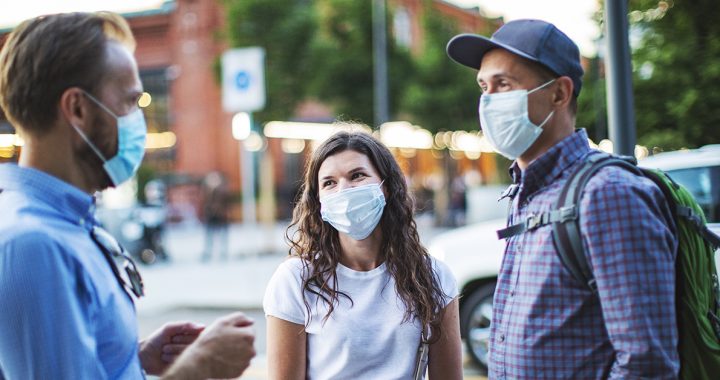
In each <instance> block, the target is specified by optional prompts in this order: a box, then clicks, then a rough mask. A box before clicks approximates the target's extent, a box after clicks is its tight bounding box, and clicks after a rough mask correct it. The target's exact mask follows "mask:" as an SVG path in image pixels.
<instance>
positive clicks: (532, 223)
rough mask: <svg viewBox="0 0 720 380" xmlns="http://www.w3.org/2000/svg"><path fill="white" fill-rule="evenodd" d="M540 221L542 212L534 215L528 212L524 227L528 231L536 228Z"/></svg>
mask: <svg viewBox="0 0 720 380" xmlns="http://www.w3.org/2000/svg"><path fill="white" fill-rule="evenodd" d="M541 223H542V214H540V215H535V214H530V215H528V217H527V219H525V228H526V229H527V230H528V231H530V230H534V229H535V228H537V227H538V226H539V225H540V224H541Z"/></svg>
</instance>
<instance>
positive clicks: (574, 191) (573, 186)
mask: <svg viewBox="0 0 720 380" xmlns="http://www.w3.org/2000/svg"><path fill="white" fill-rule="evenodd" d="M611 165H613V166H620V167H622V168H624V169H627V170H629V171H631V172H634V173H636V174H638V175H642V173H641V172H640V170H639V169H638V168H637V166H636V161H635V158H634V157H622V156H613V155H610V154H601V153H595V154H590V155H589V156H588V157H587V158H586V160H585V162H584V163H582V164H581V165H580V166H579V167H578V168H577V169H576V170H575V171H574V172H573V173H571V174H570V177H569V178H568V180H567V182H565V185H564V186H563V188H562V190H561V191H560V195H559V197H558V199H557V201H556V203H555V207H554V209H555V210H566V212H568V213H570V214H572V215H573V216H574V217H573V218H568V219H566V220H559V221H556V222H554V223H552V235H553V244H554V245H555V250H556V251H557V253H558V256H559V258H560V261H561V262H562V264H563V266H565V268H566V269H567V270H568V272H570V274H571V275H572V276H573V277H574V278H575V279H576V280H577V281H579V282H581V283H583V284H586V285H587V286H588V287H589V288H590V290H592V291H593V293H594V292H597V285H596V284H595V278H594V276H593V274H592V270H591V269H590V265H589V263H588V260H587V256H586V255H585V249H584V247H583V241H582V233H581V231H580V198H581V196H582V193H583V190H584V189H585V186H586V185H587V183H588V182H589V181H590V179H591V178H592V177H593V176H594V175H595V174H596V173H597V172H598V171H600V169H602V168H604V167H606V166H611Z"/></svg>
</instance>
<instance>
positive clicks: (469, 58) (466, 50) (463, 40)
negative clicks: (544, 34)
mask: <svg viewBox="0 0 720 380" xmlns="http://www.w3.org/2000/svg"><path fill="white" fill-rule="evenodd" d="M496 48H501V49H505V50H508V51H509V52H511V53H513V54H517V55H519V56H521V57H524V58H527V59H529V60H531V61H537V58H535V57H533V56H530V55H528V54H525V53H523V52H522V51H520V50H517V49H515V48H514V47H512V46H508V45H505V44H502V43H499V42H497V41H493V40H491V39H489V38H486V37H483V36H479V35H477V34H460V35H457V36H455V37H453V38H452V39H451V40H450V42H448V44H447V48H446V51H447V55H448V57H450V58H452V60H453V61H455V62H457V63H459V64H461V65H464V66H467V67H470V68H473V69H475V70H478V69H479V68H480V64H481V63H482V59H483V57H484V56H485V53H487V52H489V51H490V50H492V49H496Z"/></svg>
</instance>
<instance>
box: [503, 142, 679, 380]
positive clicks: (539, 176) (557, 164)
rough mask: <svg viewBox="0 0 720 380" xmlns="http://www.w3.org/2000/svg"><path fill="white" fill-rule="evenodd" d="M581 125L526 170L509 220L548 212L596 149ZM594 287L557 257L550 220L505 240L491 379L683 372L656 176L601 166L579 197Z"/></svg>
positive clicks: (670, 235)
mask: <svg viewBox="0 0 720 380" xmlns="http://www.w3.org/2000/svg"><path fill="white" fill-rule="evenodd" d="M593 152H594V151H593V150H591V149H590V147H589V146H588V141H587V134H586V133H585V131H584V130H579V131H577V132H575V133H574V134H573V135H572V136H569V137H567V138H566V139H564V140H563V141H561V142H560V143H558V144H557V145H555V146H554V147H552V148H551V149H550V150H549V151H548V152H546V153H545V154H544V155H543V156H541V157H540V158H538V159H537V160H535V161H533V162H532V163H531V164H530V165H529V166H528V167H527V168H526V169H525V170H524V171H521V170H520V169H519V168H518V167H517V165H516V164H515V165H513V167H512V168H511V175H512V176H513V179H514V181H515V182H516V183H517V184H519V192H518V193H517V195H516V196H515V199H514V201H513V206H512V213H511V217H510V221H509V223H511V224H513V223H518V222H519V221H521V220H525V219H526V218H527V216H528V215H530V214H539V213H542V212H544V211H550V210H551V209H552V208H553V204H554V202H555V201H556V199H557V197H558V195H559V193H560V190H561V189H562V187H563V185H564V184H565V181H566V180H567V177H568V175H569V173H571V172H572V171H573V170H575V169H576V168H577V166H578V165H579V164H580V163H582V162H583V161H584V158H585V157H586V156H587V155H589V154H593ZM580 227H581V231H582V232H583V243H584V246H585V252H586V254H587V256H588V262H589V263H590V266H591V267H592V271H593V273H594V275H595V279H596V281H597V286H598V294H596V295H594V294H592V293H591V291H590V290H589V289H588V288H587V287H586V285H585V284H581V283H579V282H578V281H576V280H575V279H574V278H573V277H572V276H571V275H570V273H569V272H568V271H567V270H566V269H565V267H564V266H563V265H562V263H561V262H560V259H559V257H558V254H557V252H556V250H555V248H554V246H553V241H552V236H551V230H552V227H551V226H549V225H546V226H543V227H541V228H538V229H536V230H533V231H530V232H526V233H524V234H521V235H518V236H514V237H512V238H510V239H509V240H508V244H507V247H506V250H505V256H504V258H503V262H502V266H501V269H500V274H499V277H498V283H497V289H496V291H495V299H494V307H493V319H492V326H491V333H490V363H489V364H490V365H489V367H490V368H489V376H490V378H491V379H505V378H507V379H606V378H613V379H615V378H617V379H639V378H652V379H673V378H677V376H678V371H679V359H678V353H677V348H676V347H677V343H678V334H677V325H676V323H677V322H676V313H675V264H674V263H675V251H676V246H677V241H676V239H675V235H674V231H675V225H674V223H673V222H672V218H671V214H670V211H669V209H668V206H667V205H666V203H665V201H664V197H663V195H662V193H661V191H660V189H658V188H657V187H656V186H655V185H654V184H653V183H652V182H651V181H650V180H647V179H645V178H641V177H638V176H636V175H634V174H631V173H630V172H628V171H626V170H624V169H621V168H618V167H606V168H604V169H601V171H600V172H598V173H597V174H596V175H595V177H594V178H593V179H591V180H590V182H589V183H588V185H587V187H586V188H585V191H584V193H583V195H582V199H581V202H580Z"/></svg>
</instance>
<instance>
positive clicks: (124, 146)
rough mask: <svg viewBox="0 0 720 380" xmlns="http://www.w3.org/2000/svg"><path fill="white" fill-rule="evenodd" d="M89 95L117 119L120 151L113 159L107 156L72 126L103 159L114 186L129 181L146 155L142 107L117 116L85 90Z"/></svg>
mask: <svg viewBox="0 0 720 380" xmlns="http://www.w3.org/2000/svg"><path fill="white" fill-rule="evenodd" d="M83 92H84V93H85V95H87V97H88V98H89V99H90V100H92V101H93V102H94V103H95V104H97V105H98V106H99V107H100V108H102V109H103V110H104V111H105V112H107V113H109V114H110V115H112V117H114V118H115V120H117V128H118V151H117V154H116V155H115V156H114V157H112V158H111V159H109V160H108V159H107V158H105V155H103V154H102V152H100V150H99V149H98V148H97V147H96V146H95V144H93V143H92V142H91V141H90V139H88V137H87V136H86V135H85V134H84V133H83V132H82V130H80V128H77V127H76V126H74V125H73V126H72V127H73V128H74V129H75V131H77V133H78V134H79V135H80V137H82V139H83V140H85V143H87V144H88V146H90V149H92V151H93V152H95V154H96V155H97V156H98V158H100V160H102V162H103V169H104V170H105V172H106V173H107V175H108V176H109V177H110V180H111V181H112V183H113V185H114V186H118V185H120V184H121V183H123V182H125V181H127V180H128V179H130V178H132V176H133V175H135V172H136V171H137V169H138V168H139V167H140V163H141V162H142V159H143V156H144V155H145V138H146V136H147V126H146V124H145V116H143V113H142V111H141V110H140V109H137V110H135V111H133V112H131V113H129V114H127V115H125V116H117V115H115V113H113V112H112V111H110V109H109V108H107V107H106V106H105V105H104V104H102V103H100V101H99V100H97V99H95V97H93V96H92V95H90V94H88V93H87V92H85V91H83Z"/></svg>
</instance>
